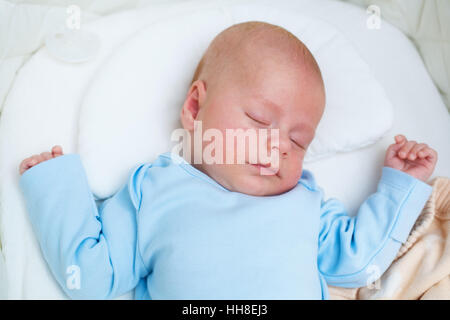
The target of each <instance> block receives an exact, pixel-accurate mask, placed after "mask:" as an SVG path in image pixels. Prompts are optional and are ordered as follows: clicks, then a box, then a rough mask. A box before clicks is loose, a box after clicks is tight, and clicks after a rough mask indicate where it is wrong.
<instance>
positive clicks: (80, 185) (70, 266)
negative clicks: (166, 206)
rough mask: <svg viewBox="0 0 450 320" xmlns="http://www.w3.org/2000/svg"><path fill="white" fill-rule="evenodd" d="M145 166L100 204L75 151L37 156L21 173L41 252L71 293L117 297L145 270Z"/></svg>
mask: <svg viewBox="0 0 450 320" xmlns="http://www.w3.org/2000/svg"><path fill="white" fill-rule="evenodd" d="M147 168H148V165H142V166H139V167H137V168H136V169H135V170H134V171H133V173H132V175H131V177H130V179H129V181H128V183H127V185H125V186H124V187H122V188H121V189H120V190H119V191H118V192H117V193H116V194H115V195H114V196H112V197H111V198H108V199H107V200H105V201H104V202H103V203H102V205H101V206H99V208H97V205H96V204H95V201H94V197H93V194H92V193H91V191H90V188H89V185H88V181H87V178H86V175H85V172H84V169H83V166H82V163H81V159H80V157H79V156H78V155H77V154H69V155H63V156H60V157H57V158H53V159H51V160H48V161H45V162H41V163H40V164H38V165H36V166H34V167H32V168H30V169H28V170H27V171H26V172H25V173H24V174H23V175H22V177H21V179H20V187H21V189H22V191H23V194H24V197H25V201H26V205H27V210H28V214H29V217H30V221H31V224H32V226H33V230H34V232H35V234H36V237H37V239H38V241H39V244H40V247H41V250H42V253H43V256H44V258H45V260H46V261H47V263H48V265H49V267H50V269H51V271H52V273H53V275H54V277H55V278H56V280H57V281H58V283H59V284H60V286H61V287H62V289H63V290H64V292H65V293H66V294H67V295H68V296H69V297H71V298H74V299H110V298H115V297H117V296H120V295H122V294H124V293H126V292H128V291H130V290H132V289H134V288H135V287H136V285H137V283H138V281H139V279H140V278H142V277H145V276H146V274H147V273H148V272H147V270H146V268H145V265H144V263H143V262H142V258H141V255H140V251H139V245H138V236H137V214H138V211H139V206H140V199H141V194H140V185H141V182H142V179H143V178H144V176H145V172H146V169H147Z"/></svg>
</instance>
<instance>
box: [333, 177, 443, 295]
mask: <svg viewBox="0 0 450 320" xmlns="http://www.w3.org/2000/svg"><path fill="white" fill-rule="evenodd" d="M431 186H432V187H433V191H432V193H431V196H430V198H429V199H428V201H427V203H426V204H425V207H424V208H423V211H422V213H421V214H420V216H419V218H418V219H417V221H416V223H415V225H414V227H413V229H412V230H411V233H410V235H409V237H408V239H407V241H406V242H405V243H404V244H403V245H402V247H401V248H400V250H399V252H398V254H397V257H396V259H395V260H394V261H393V262H392V264H391V265H390V266H389V268H388V269H387V270H386V272H385V273H383V275H382V276H381V278H380V279H379V280H377V281H375V282H374V283H373V284H371V285H370V286H367V287H362V288H355V289H346V288H338V287H333V286H329V290H330V299H334V300H340V299H345V300H353V299H354V300H366V299H402V300H403V299H414V300H416V299H449V300H450V179H449V178H445V177H436V178H434V179H433V180H432V182H431Z"/></svg>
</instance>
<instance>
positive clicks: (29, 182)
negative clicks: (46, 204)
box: [19, 154, 83, 199]
mask: <svg viewBox="0 0 450 320" xmlns="http://www.w3.org/2000/svg"><path fill="white" fill-rule="evenodd" d="M80 168H81V159H80V156H79V155H78V154H66V155H62V156H59V157H56V158H53V159H50V160H46V161H43V162H41V163H39V164H37V165H35V166H33V167H31V168H30V169H28V170H27V171H25V172H24V173H23V174H22V176H21V177H20V180H19V185H20V188H21V189H22V191H23V193H24V195H25V197H26V198H27V199H33V198H38V199H39V196H43V195H44V193H45V192H46V191H47V190H46V189H47V186H49V185H52V184H54V183H55V181H59V180H58V179H60V178H61V176H63V175H64V176H67V175H68V174H69V175H70V174H72V175H75V176H79V175H80V174H83V171H82V170H80Z"/></svg>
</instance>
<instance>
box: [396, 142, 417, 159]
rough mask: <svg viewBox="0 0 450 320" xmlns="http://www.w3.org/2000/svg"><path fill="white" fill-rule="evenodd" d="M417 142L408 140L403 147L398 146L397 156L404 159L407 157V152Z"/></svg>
mask: <svg viewBox="0 0 450 320" xmlns="http://www.w3.org/2000/svg"><path fill="white" fill-rule="evenodd" d="M416 144H417V142H416V141H408V142H406V143H405V145H404V146H403V147H401V148H400V150H399V151H398V156H399V157H400V158H401V159H406V157H408V154H409V152H410V151H411V150H412V148H413V147H414V146H415V145H416Z"/></svg>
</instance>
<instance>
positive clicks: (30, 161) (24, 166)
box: [19, 155, 39, 174]
mask: <svg viewBox="0 0 450 320" xmlns="http://www.w3.org/2000/svg"><path fill="white" fill-rule="evenodd" d="M38 163H39V156H37V155H34V156H31V157H29V158H26V159H25V160H23V161H22V162H21V164H20V167H19V171H20V174H22V173H24V172H25V171H27V170H28V169H30V168H31V167H32V166H35V165H36V164H38Z"/></svg>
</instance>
